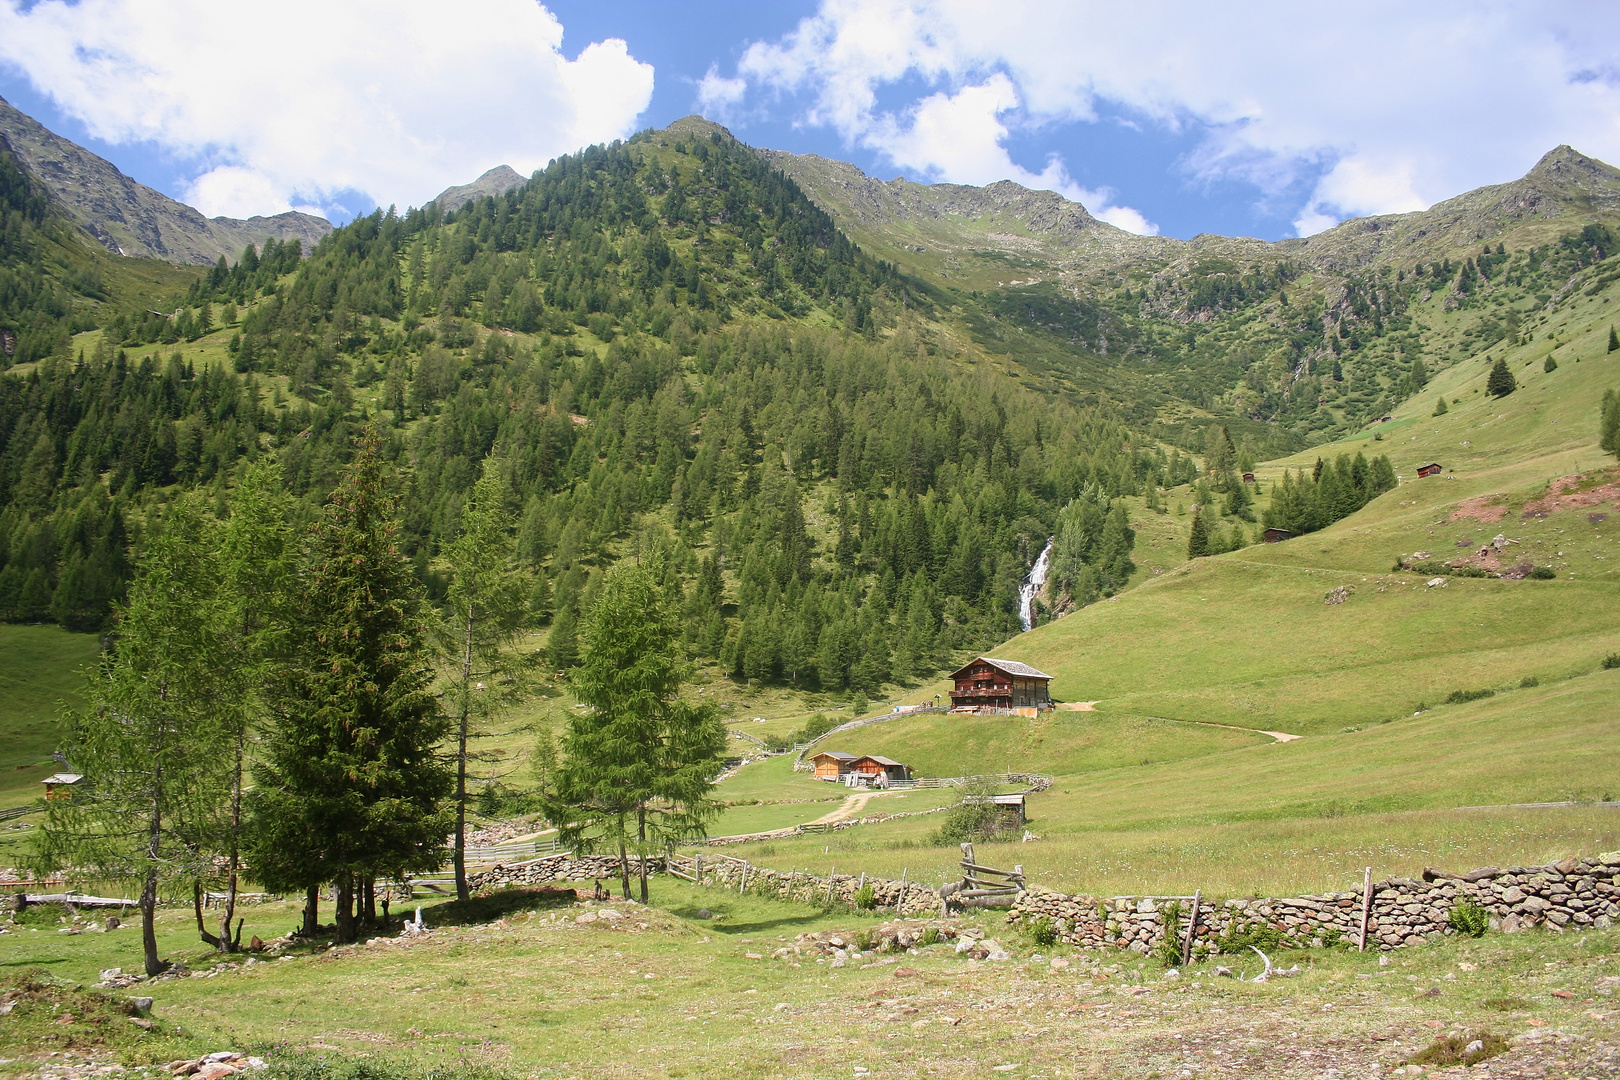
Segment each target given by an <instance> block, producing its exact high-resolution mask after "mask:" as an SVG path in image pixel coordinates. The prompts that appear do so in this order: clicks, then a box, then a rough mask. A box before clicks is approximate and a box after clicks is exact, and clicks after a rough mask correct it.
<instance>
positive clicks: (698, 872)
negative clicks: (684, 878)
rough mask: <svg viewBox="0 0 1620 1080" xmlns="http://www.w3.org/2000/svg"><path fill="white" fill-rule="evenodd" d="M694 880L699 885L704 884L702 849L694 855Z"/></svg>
mask: <svg viewBox="0 0 1620 1080" xmlns="http://www.w3.org/2000/svg"><path fill="white" fill-rule="evenodd" d="M692 880H693V881H695V882H697V884H699V885H701V884H703V852H701V851H700V852H698V853H697V854H696V855H694V856H692Z"/></svg>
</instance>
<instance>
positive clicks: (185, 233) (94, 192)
mask: <svg viewBox="0 0 1620 1080" xmlns="http://www.w3.org/2000/svg"><path fill="white" fill-rule="evenodd" d="M0 139H4V141H5V143H6V146H7V148H8V149H9V150H10V151H11V153H12V154H13V155H14V156H16V158H17V159H18V160H19V161H20V162H21V163H22V164H23V165H24V166H25V167H26V168H27V169H28V170H29V172H31V173H32V174H33V175H34V176H35V177H36V178H37V179H38V180H39V182H40V183H41V184H42V185H43V186H44V187H45V188H46V190H47V191H48V192H49V194H50V195H51V197H52V198H53V199H54V200H55V201H56V203H57V204H58V205H59V206H60V207H61V208H62V209H63V210H64V211H65V212H66V214H67V216H68V217H69V218H70V219H72V221H73V222H74V224H75V225H76V226H77V227H78V228H79V229H80V230H81V231H82V232H83V233H84V234H85V235H86V236H88V237H90V238H91V239H92V240H94V241H95V242H96V243H97V244H100V245H101V246H102V247H104V248H106V249H107V250H108V251H111V252H113V253H115V254H119V255H127V256H133V257H137V258H152V259H164V260H167V261H169V262H175V263H192V264H196V265H206V264H211V263H214V262H216V261H217V260H218V259H219V258H220V257H221V256H224V257H225V259H226V261H228V262H234V261H235V260H236V258H237V257H238V256H240V255H241V253H242V249H243V248H245V247H246V246H247V245H248V244H258V245H262V244H263V243H264V242H265V241H266V240H268V239H271V238H275V239H278V240H299V241H301V242H303V244H304V246H305V247H306V248H308V247H312V246H313V245H314V244H316V243H318V242H319V241H320V239H321V237H323V236H325V235H326V234H327V233H329V232H331V231H332V224H331V222H329V221H327V220H326V219H325V218H320V217H316V216H314V215H312V214H304V213H300V212H298V211H296V210H289V211H287V212H286V213H282V214H275V215H272V216H269V217H262V216H255V217H251V218H247V219H245V220H244V219H240V218H229V217H215V218H209V217H205V216H204V215H203V213H202V212H201V211H199V210H197V209H196V208H195V207H191V206H187V205H186V204H185V203H182V202H179V201H177V200H175V199H171V198H169V197H168V196H167V195H164V194H163V193H162V192H160V191H157V190H155V189H153V188H150V187H147V186H146V185H145V184H142V183H140V182H138V181H136V180H134V179H132V178H131V177H129V176H127V175H126V174H125V173H123V172H122V171H121V170H119V169H118V168H117V166H115V165H113V164H112V163H111V162H110V161H107V160H106V159H105V158H102V157H100V156H98V155H96V154H94V153H92V152H91V151H89V150H86V149H85V148H84V147H82V146H79V145H78V144H77V143H74V142H72V141H71V140H69V139H65V138H63V137H62V136H60V135H57V134H56V133H55V132H53V131H51V130H50V129H49V128H47V127H45V126H44V125H43V124H41V123H39V121H37V120H35V119H34V118H33V117H31V116H29V115H28V114H27V113H24V112H22V111H21V110H19V109H18V108H16V107H15V106H14V105H12V104H11V103H10V102H8V101H6V100H5V99H4V98H0Z"/></svg>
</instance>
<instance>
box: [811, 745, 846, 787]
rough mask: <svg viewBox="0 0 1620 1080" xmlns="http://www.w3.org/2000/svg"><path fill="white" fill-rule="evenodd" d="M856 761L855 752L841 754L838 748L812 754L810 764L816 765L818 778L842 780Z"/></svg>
mask: <svg viewBox="0 0 1620 1080" xmlns="http://www.w3.org/2000/svg"><path fill="white" fill-rule="evenodd" d="M854 763H855V755H854V754H841V753H839V752H838V751H837V750H823V751H822V752H821V753H819V754H811V755H810V764H811V765H814V766H815V770H816V779H817V780H841V779H843V776H844V774H845V773H847V772H849V767H850V766H851V765H853V764H854Z"/></svg>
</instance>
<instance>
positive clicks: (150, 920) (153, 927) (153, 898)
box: [141, 814, 169, 977]
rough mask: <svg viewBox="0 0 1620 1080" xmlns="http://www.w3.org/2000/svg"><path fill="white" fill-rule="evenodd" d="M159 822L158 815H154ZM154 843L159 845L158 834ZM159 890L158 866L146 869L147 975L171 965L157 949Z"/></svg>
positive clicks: (144, 941) (143, 945)
mask: <svg viewBox="0 0 1620 1080" xmlns="http://www.w3.org/2000/svg"><path fill="white" fill-rule="evenodd" d="M153 820H154V821H155V820H157V815H156V814H154V815H153ZM152 843H153V845H154V846H155V845H156V844H157V836H156V834H154V835H153V837H152ZM157 889H158V872H157V866H156V864H153V865H151V866H148V867H147V868H146V880H145V881H143V882H142V883H141V948H142V950H143V951H144V953H145V960H146V974H147V975H148V976H149V977H150V976H152V975H161V974H163V972H164V971H166V970H168V967H169V965H168V964H165V963H164V962H163V961H162V960H159V959H158V947H157V898H158V897H157Z"/></svg>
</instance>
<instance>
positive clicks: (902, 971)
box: [894, 967, 917, 979]
mask: <svg viewBox="0 0 1620 1080" xmlns="http://www.w3.org/2000/svg"><path fill="white" fill-rule="evenodd" d="M916 976H917V969H916V968H909V967H897V968H895V969H894V977H895V978H897V979H911V978H916Z"/></svg>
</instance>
